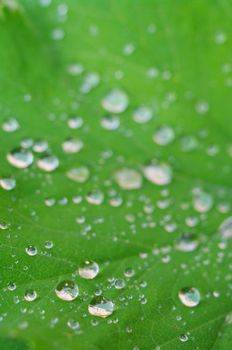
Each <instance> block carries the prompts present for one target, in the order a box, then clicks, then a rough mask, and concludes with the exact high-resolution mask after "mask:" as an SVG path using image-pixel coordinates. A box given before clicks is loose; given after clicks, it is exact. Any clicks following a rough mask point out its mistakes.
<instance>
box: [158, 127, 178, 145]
mask: <svg viewBox="0 0 232 350" xmlns="http://www.w3.org/2000/svg"><path fill="white" fill-rule="evenodd" d="M174 138H175V133H174V130H173V129H172V128H171V127H169V126H165V127H162V128H159V129H158V130H157V131H156V132H155V134H154V135H153V140H154V142H155V143H157V145H160V146H166V145H169V144H170V143H171V142H172V141H173V140H174Z"/></svg>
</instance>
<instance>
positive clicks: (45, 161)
mask: <svg viewBox="0 0 232 350" xmlns="http://www.w3.org/2000/svg"><path fill="white" fill-rule="evenodd" d="M37 166H38V167H39V168H40V169H41V170H44V171H46V172H51V171H54V170H55V169H56V168H58V166H59V159H58V158H57V157H56V156H53V155H45V156H44V157H42V158H40V159H39V160H38V161H37Z"/></svg>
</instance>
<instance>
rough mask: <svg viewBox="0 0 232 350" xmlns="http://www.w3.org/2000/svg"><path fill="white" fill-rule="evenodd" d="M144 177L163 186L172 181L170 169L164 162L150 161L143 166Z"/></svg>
mask: <svg viewBox="0 0 232 350" xmlns="http://www.w3.org/2000/svg"><path fill="white" fill-rule="evenodd" d="M143 172H144V175H145V177H146V178H147V179H148V180H149V181H150V182H152V183H154V184H156V185H159V186H163V185H168V184H169V183H170V182H171V181H172V169H171V167H170V165H168V164H166V163H158V162H155V163H152V164H150V165H147V166H145V167H144V168H143Z"/></svg>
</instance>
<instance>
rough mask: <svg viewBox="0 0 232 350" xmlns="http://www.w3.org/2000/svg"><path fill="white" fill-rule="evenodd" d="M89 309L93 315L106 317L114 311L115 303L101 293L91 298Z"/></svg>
mask: <svg viewBox="0 0 232 350" xmlns="http://www.w3.org/2000/svg"><path fill="white" fill-rule="evenodd" d="M88 310H89V313H90V314H91V315H93V316H97V317H102V318H105V317H108V316H110V315H112V313H113V311H114V303H113V302H112V301H110V300H108V299H107V298H105V297H103V296H101V295H99V296H96V297H94V298H93V299H92V300H91V302H90V304H89V306H88Z"/></svg>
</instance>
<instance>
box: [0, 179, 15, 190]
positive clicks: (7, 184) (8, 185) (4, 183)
mask: <svg viewBox="0 0 232 350" xmlns="http://www.w3.org/2000/svg"><path fill="white" fill-rule="evenodd" d="M0 186H1V187H2V188H3V189H4V190H6V191H11V190H13V189H14V188H15V187H16V180H15V179H12V178H11V177H5V178H2V179H0Z"/></svg>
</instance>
